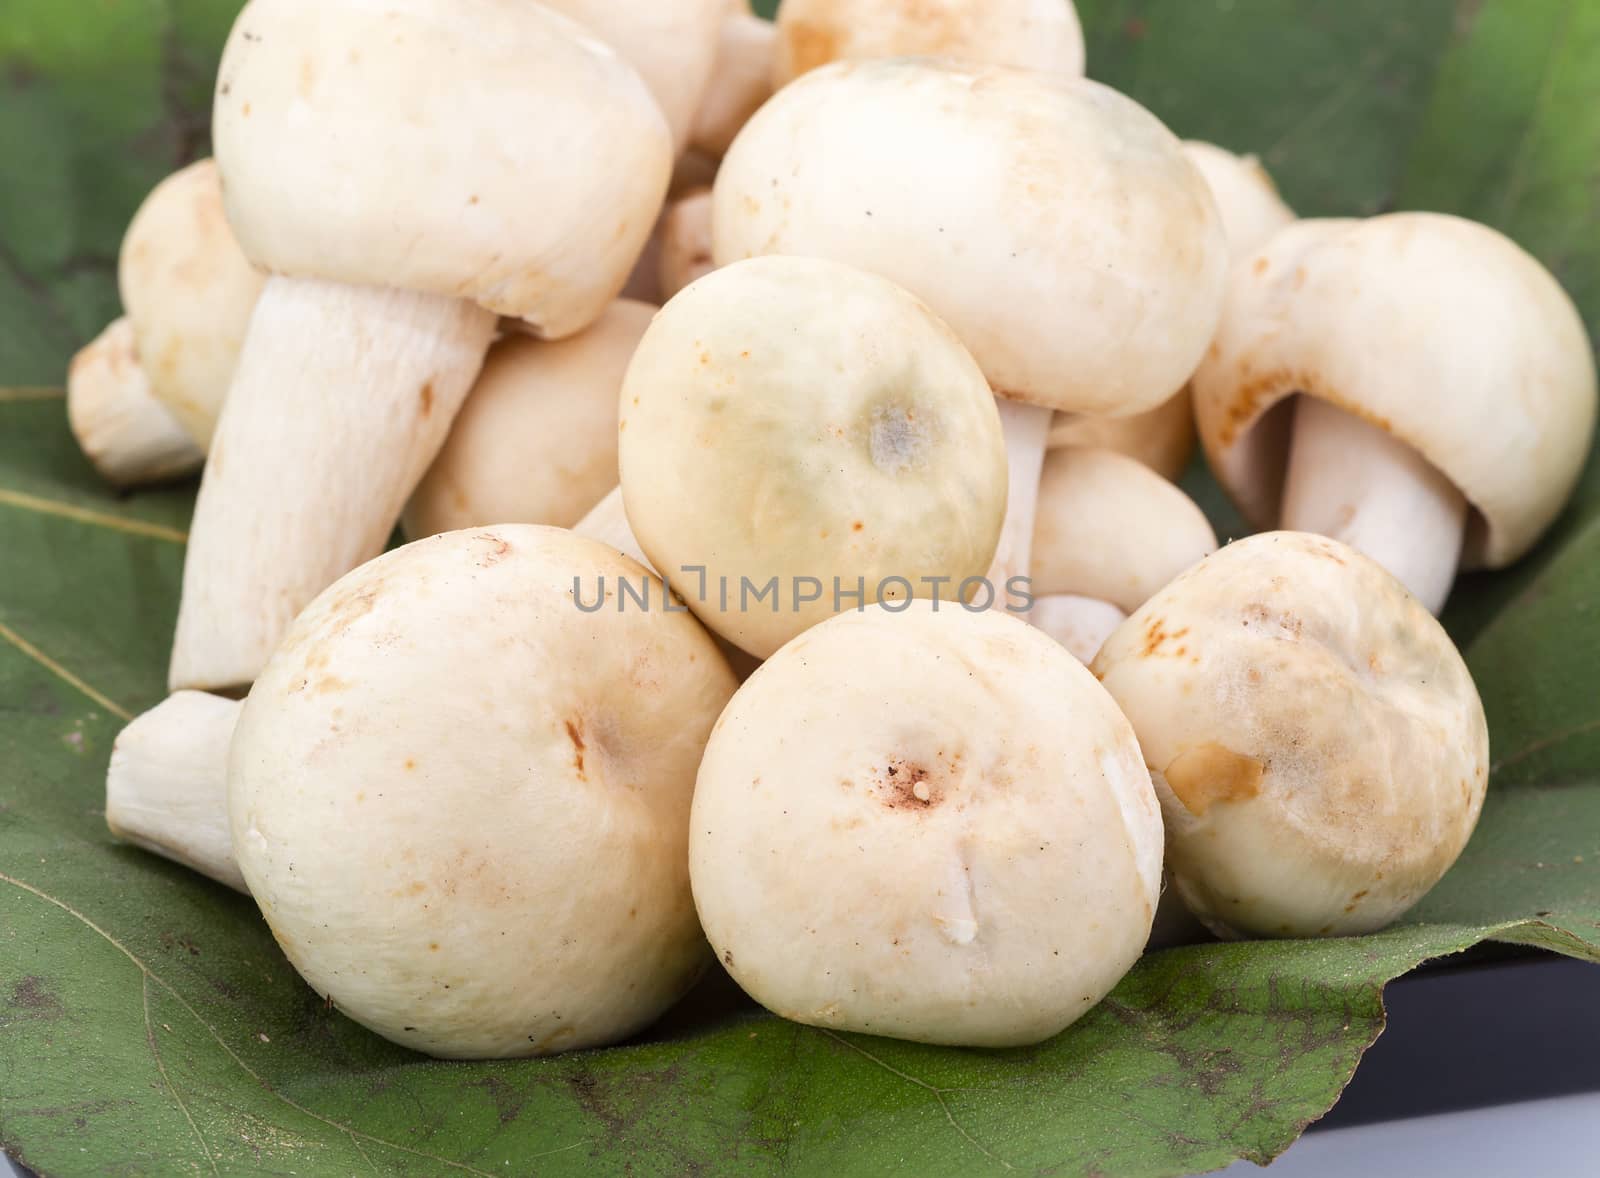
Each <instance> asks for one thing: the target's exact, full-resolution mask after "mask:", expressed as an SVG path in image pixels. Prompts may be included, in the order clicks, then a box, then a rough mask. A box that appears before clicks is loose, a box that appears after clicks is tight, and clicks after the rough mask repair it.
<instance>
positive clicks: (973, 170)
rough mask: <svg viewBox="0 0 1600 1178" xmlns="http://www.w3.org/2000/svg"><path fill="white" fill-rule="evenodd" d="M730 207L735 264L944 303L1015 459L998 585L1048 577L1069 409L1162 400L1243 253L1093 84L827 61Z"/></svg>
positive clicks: (747, 157) (1179, 154)
mask: <svg viewBox="0 0 1600 1178" xmlns="http://www.w3.org/2000/svg"><path fill="white" fill-rule="evenodd" d="M952 176H959V177H960V183H952V182H951V177H952ZM712 215H713V245H714V260H715V262H716V263H717V264H719V265H725V264H727V263H729V262H732V261H737V260H738V259H740V258H745V257H750V256H753V255H756V254H763V253H788V254H812V255H820V256H825V257H830V258H834V259H836V260H838V261H842V262H848V263H850V264H852V265H856V266H860V267H861V268H862V269H865V270H870V271H873V272H875V273H878V274H882V275H883V276H884V277H886V278H889V279H891V280H892V281H894V282H896V283H898V284H900V285H901V286H903V287H905V288H906V289H907V290H909V291H910V292H912V293H913V294H915V295H917V296H918V297H919V298H922V299H924V300H925V301H926V302H927V303H928V305H929V306H930V307H932V308H933V310H934V311H935V313H937V314H938V315H940V316H941V317H942V318H944V319H945V321H946V322H948V323H949V324H950V326H951V328H952V329H953V330H954V331H955V332H956V334H957V335H958V336H960V337H961V339H962V340H963V342H965V344H966V345H967V347H969V348H970V349H972V354H973V356H974V357H975V358H976V359H977V361H978V363H979V365H980V366H981V367H982V368H983V371H984V374H985V376H987V377H988V380H989V383H990V385H991V386H992V388H993V389H994V391H995V392H996V394H997V395H998V396H999V397H1000V405H1001V416H1002V420H1003V422H1004V423H1005V429H1006V437H1007V448H1008V451H1009V455H1010V466H1011V487H1010V493H1009V504H1010V506H1009V510H1008V514H1007V522H1006V530H1005V534H1004V535H1003V537H1002V539H1001V543H1000V548H999V552H998V554H997V559H996V563H995V568H994V570H993V571H992V572H991V574H990V576H991V579H992V580H994V581H996V582H998V583H1001V584H1006V585H1009V584H1010V583H1011V581H1012V579H1013V578H1014V577H1016V576H1019V575H1022V574H1025V573H1026V572H1027V571H1028V546H1029V543H1030V541H1031V538H1032V535H1033V515H1034V504H1035V498H1036V495H1037V491H1038V482H1039V471H1040V466H1041V464H1042V462H1043V458H1044V449H1045V442H1046V437H1047V435H1048V432H1049V428H1050V417H1051V412H1052V410H1064V411H1071V412H1077V413H1086V414H1093V415H1102V416H1127V415H1131V414H1135V413H1140V412H1143V411H1145V410H1148V409H1153V408H1155V407H1156V406H1157V405H1159V404H1161V403H1162V402H1164V401H1166V400H1167V399H1168V398H1169V397H1171V395H1172V392H1173V390H1174V389H1177V388H1179V387H1181V386H1182V385H1183V383H1184V382H1185V381H1186V380H1188V378H1189V376H1190V374H1191V373H1193V371H1194V369H1195V366H1196V365H1197V364H1198V363H1199V361H1200V357H1201V355H1202V353H1203V352H1204V351H1205V348H1206V346H1207V344H1208V343H1209V342H1210V340H1211V337H1212V334H1213V332H1214V330H1215V327H1216V324H1217V319H1218V316H1219V315H1220V313H1221V300H1222V292H1223V286H1224V283H1225V280H1226V269H1227V247H1226V241H1225V239H1224V237H1223V232H1222V225H1221V221H1220V218H1219V217H1218V214H1217V210H1216V207H1215V204H1214V202H1213V201H1212V199H1211V195H1210V192H1209V191H1208V190H1207V188H1206V184H1205V181H1204V180H1203V179H1202V177H1201V176H1200V174H1199V172H1198V171H1196V169H1195V168H1194V166H1193V165H1192V164H1190V163H1189V161H1188V159H1187V158H1186V157H1185V156H1184V154H1183V151H1182V149H1181V147H1180V146H1179V142H1178V140H1177V138H1176V137H1175V136H1173V135H1172V133H1171V132H1169V131H1168V130H1167V129H1166V128H1165V127H1164V126H1162V125H1161V123H1160V122H1159V121H1157V120H1156V118H1155V117H1154V116H1152V115H1151V114H1150V113H1149V112H1147V111H1146V110H1144V108H1142V107H1140V106H1139V105H1138V104H1136V103H1135V102H1133V101H1132V100H1131V99H1128V98H1124V97H1123V96H1122V95H1120V94H1118V93H1116V92H1115V91H1113V90H1110V89H1107V88H1106V87H1104V86H1101V85H1099V84H1097V83H1094V82H1089V81H1085V80H1083V79H1081V78H1067V77H1054V76H1047V75H1044V74H1039V73H1034V72H1029V71H1025V70H1015V69H1006V68H1001V67H986V66H977V65H971V66H969V65H962V64H960V63H957V62H952V61H927V60H911V61H906V60H892V61H868V62H851V63H836V64H834V65H831V66H826V67H824V68H822V69H819V70H815V71H813V72H811V73H809V74H807V75H806V76H805V77H803V78H801V79H799V80H798V81H796V82H794V83H791V84H790V85H789V86H787V87H785V88H784V89H783V90H781V91H780V92H779V93H777V94H776V95H774V96H773V98H772V100H771V101H770V102H768V103H767V104H766V105H765V106H764V107H762V108H761V110H760V111H758V112H757V113H756V116H755V117H754V118H753V119H751V120H750V123H749V124H748V125H747V126H746V128H745V130H744V131H743V132H742V133H741V134H740V136H739V138H738V140H737V141H736V142H735V143H734V145H733V148H732V149H731V150H730V151H729V153H728V156H727V158H726V159H725V160H724V161H723V165H722V170H721V171H720V172H719V173H718V176H717V182H716V187H715V190H714V193H713V213H712ZM631 506H632V505H631V502H630V513H631ZM635 522H637V521H635Z"/></svg>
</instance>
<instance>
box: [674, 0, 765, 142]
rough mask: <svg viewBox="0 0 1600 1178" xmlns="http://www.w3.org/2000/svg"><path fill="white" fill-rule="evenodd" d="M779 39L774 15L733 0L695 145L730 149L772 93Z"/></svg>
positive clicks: (694, 132)
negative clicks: (759, 13) (761, 13)
mask: <svg viewBox="0 0 1600 1178" xmlns="http://www.w3.org/2000/svg"><path fill="white" fill-rule="evenodd" d="M777 45H778V33H777V30H776V29H775V28H774V27H773V25H772V22H771V21H768V20H763V19H762V18H761V17H759V16H756V15H755V14H754V13H753V12H751V11H750V5H749V4H748V3H746V2H743V0H734V2H733V3H731V4H729V5H728V7H727V15H726V16H725V17H724V18H723V21H722V31H721V33H720V35H719V38H718V45H717V60H716V64H715V65H714V66H713V67H712V70H711V84H710V85H709V86H708V87H706V93H705V97H704V98H702V99H701V100H700V109H699V110H698V111H696V112H695V116H694V128H693V130H692V131H691V132H690V135H689V145H690V147H691V148H693V149H694V150H696V151H701V152H704V153H705V154H707V155H709V156H712V157H714V158H717V159H721V158H722V157H723V155H725V154H726V153H727V150H728V146H729V145H730V144H731V143H732V142H733V140H734V136H736V135H738V134H739V132H740V131H741V130H742V129H743V128H744V125H745V124H746V123H747V122H749V121H750V116H751V115H753V114H755V113H756V111H757V110H759V109H760V108H761V104H762V103H763V102H765V101H766V100H767V99H769V98H771V97H772V55H773V53H774V52H776V51H777Z"/></svg>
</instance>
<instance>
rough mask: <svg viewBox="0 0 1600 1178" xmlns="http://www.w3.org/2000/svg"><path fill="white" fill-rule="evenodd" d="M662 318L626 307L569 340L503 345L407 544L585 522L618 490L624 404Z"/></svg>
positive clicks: (462, 418)
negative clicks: (626, 383)
mask: <svg viewBox="0 0 1600 1178" xmlns="http://www.w3.org/2000/svg"><path fill="white" fill-rule="evenodd" d="M654 314H655V308H654V307H652V306H650V305H648V304H646V303H636V302H632V301H630V300H627V299H618V300H617V301H616V302H614V303H612V304H611V306H610V307H608V308H607V309H606V313H605V314H604V315H602V316H601V317H600V318H599V319H598V320H596V321H595V322H594V324H592V325H591V326H590V327H588V328H586V329H585V330H584V331H583V332H581V333H580V334H578V335H575V336H572V337H571V338H569V339H564V340H557V341H545V340H536V339H530V338H529V337H527V336H525V335H516V334H513V335H508V336H506V337H505V338H504V339H502V340H501V341H500V342H499V343H497V344H495V346H494V347H493V348H491V349H490V351H489V358H488V360H487V361H486V362H485V364H484V366H483V372H482V374H481V375H480V376H479V377H478V383H477V384H476V385H475V386H474V387H473V390H472V393H471V395H470V396H468V398H467V402H466V404H465V405H464V406H462V409H461V412H460V414H459V415H457V417H456V420H455V424H454V425H452V426H451V427H450V436H449V437H448V438H447V439H446V440H445V444H444V448H443V449H442V450H440V451H439V456H438V457H437V458H435V459H434V461H433V466H432V467H430V468H429V470H428V473H427V474H426V475H425V476H423V479H422V482H421V483H420V484H419V485H418V486H417V489H416V492H415V493H414V494H413V495H412V496H411V502H410V503H409V504H408V505H407V507H406V511H405V515H404V516H403V517H402V520H401V524H402V526H403V527H404V528H405V533H406V536H407V537H409V538H410V539H413V540H416V539H420V538H421V537H423V536H432V535H435V534H437V533H439V532H453V531H456V530H457V529H460V528H475V527H482V526H483V525H485V524H496V523H511V524H550V525H552V526H554V527H558V528H570V527H571V526H572V525H573V524H575V523H577V522H578V521H579V520H580V519H582V518H583V516H584V513H586V512H587V511H588V510H589V509H590V508H591V507H593V506H594V505H595V504H596V503H598V502H600V500H601V499H602V498H604V497H605V494H606V492H608V491H609V490H611V488H613V487H615V486H616V485H617V396H618V394H619V392H620V391H621V389H622V376H623V373H625V372H626V371H627V370H628V361H629V360H631V359H632V358H633V350H634V349H635V348H636V347H638V346H639V340H640V338H641V337H643V335H644V331H645V328H646V327H648V326H649V325H650V317H651V316H652V315H654Z"/></svg>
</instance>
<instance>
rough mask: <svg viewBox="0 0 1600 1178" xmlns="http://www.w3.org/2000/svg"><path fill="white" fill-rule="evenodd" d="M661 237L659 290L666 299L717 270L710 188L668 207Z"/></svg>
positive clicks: (699, 190)
mask: <svg viewBox="0 0 1600 1178" xmlns="http://www.w3.org/2000/svg"><path fill="white" fill-rule="evenodd" d="M660 236H661V256H660V259H659V261H658V263H657V264H658V267H659V279H658V287H659V290H660V294H661V298H662V299H663V300H667V299H671V298H673V297H674V296H675V295H677V293H678V292H679V291H680V290H682V289H683V288H684V287H686V286H688V285H689V284H690V283H691V282H694V281H695V280H696V279H699V278H704V277H705V276H706V275H707V274H709V273H711V271H713V270H714V269H716V267H715V266H714V265H713V264H712V261H711V189H709V188H698V189H696V190H695V191H693V192H690V193H688V194H687V195H685V196H682V197H679V198H678V199H677V200H675V201H673V202H672V203H671V204H669V205H668V206H667V211H666V213H665V215H664V216H663V217H662V219H661V230H660Z"/></svg>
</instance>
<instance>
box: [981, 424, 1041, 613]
mask: <svg viewBox="0 0 1600 1178" xmlns="http://www.w3.org/2000/svg"><path fill="white" fill-rule="evenodd" d="M995 404H996V405H997V406H998V407H999V409H1000V427H1001V429H1003V430H1004V431H1005V437H1006V465H1007V466H1008V467H1009V468H1010V485H1009V488H1008V491H1007V499H1006V522H1005V526H1004V527H1003V528H1002V529H1001V531H1000V546H999V547H998V548H996V549H995V554H994V563H993V564H991V565H990V566H989V582H990V584H991V585H993V586H994V597H995V601H997V602H1002V603H1004V602H1007V601H1009V600H1012V596H1011V595H1010V594H1009V593H1008V592H1007V586H1008V585H1009V584H1010V582H1011V579H1012V578H1013V577H1026V576H1027V575H1028V572H1029V569H1030V568H1031V567H1032V565H1033V517H1034V515H1035V514H1037V511H1038V506H1039V476H1040V474H1041V473H1042V472H1043V470H1044V454H1045V449H1046V448H1047V446H1048V445H1049V441H1050V423H1051V420H1052V419H1053V417H1054V414H1053V413H1052V412H1051V411H1050V410H1049V409H1043V408H1040V407H1039V406H1037V405H1029V404H1027V403H1026V402H1023V401H1012V400H1008V399H1007V398H1005V397H996V398H995Z"/></svg>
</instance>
